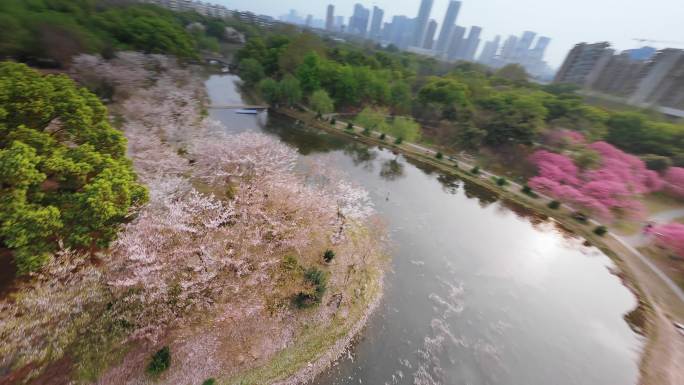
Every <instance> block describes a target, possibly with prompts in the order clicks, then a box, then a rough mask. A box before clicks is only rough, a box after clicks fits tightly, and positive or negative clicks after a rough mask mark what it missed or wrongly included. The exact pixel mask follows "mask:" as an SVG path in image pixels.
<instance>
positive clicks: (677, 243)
mask: <svg viewBox="0 0 684 385" xmlns="http://www.w3.org/2000/svg"><path fill="white" fill-rule="evenodd" d="M650 233H651V235H652V236H653V239H654V242H655V243H656V244H657V245H659V246H661V247H664V248H666V249H668V250H671V251H672V252H674V253H675V254H677V255H679V256H680V257H684V224H681V223H668V224H665V225H660V226H654V227H653V228H652V229H651V230H650Z"/></svg>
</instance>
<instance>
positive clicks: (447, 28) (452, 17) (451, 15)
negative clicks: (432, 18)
mask: <svg viewBox="0 0 684 385" xmlns="http://www.w3.org/2000/svg"><path fill="white" fill-rule="evenodd" d="M460 10H461V2H460V1H455V0H451V1H450V2H449V6H448V8H447V11H446V13H445V14H444V21H443V22H442V28H441V30H440V31H439V37H438V38H437V46H436V47H435V50H436V51H438V52H444V51H446V50H447V49H448V48H449V46H448V44H449V38H450V37H451V31H453V29H454V25H455V24H456V19H457V18H458V12H459V11H460Z"/></svg>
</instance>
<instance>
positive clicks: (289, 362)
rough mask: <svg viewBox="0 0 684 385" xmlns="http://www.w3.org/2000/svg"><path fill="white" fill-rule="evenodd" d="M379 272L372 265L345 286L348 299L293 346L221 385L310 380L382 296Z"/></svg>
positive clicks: (339, 352) (351, 336)
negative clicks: (347, 304)
mask: <svg viewBox="0 0 684 385" xmlns="http://www.w3.org/2000/svg"><path fill="white" fill-rule="evenodd" d="M382 280H383V272H382V269H381V268H378V267H373V268H370V269H368V270H367V271H365V272H363V273H362V274H359V276H358V277H356V279H354V280H353V282H350V283H349V284H348V285H346V286H345V291H344V293H343V296H345V297H347V298H352V302H351V303H350V305H349V306H348V307H347V308H346V309H344V311H338V312H337V314H335V315H334V316H333V318H332V320H330V322H329V323H327V324H313V325H312V326H310V327H308V328H306V329H304V330H303V331H302V332H301V334H300V335H299V336H297V338H296V339H295V342H294V344H293V345H291V346H289V347H287V348H286V349H283V350H281V351H280V352H278V353H277V354H276V355H275V356H274V357H272V358H271V359H270V360H269V361H268V363H267V364H265V365H262V366H258V367H255V368H253V369H250V370H248V371H246V372H243V373H240V374H239V375H236V376H234V377H231V378H229V379H227V380H225V381H219V383H221V384H225V385H252V384H254V385H256V384H273V383H275V384H282V385H284V384H298V383H305V382H308V381H310V380H312V379H313V378H314V377H315V376H316V375H317V374H319V373H320V372H322V371H323V370H325V369H326V368H327V367H329V366H330V365H331V364H332V363H333V362H334V361H335V360H337V359H338V358H339V357H340V356H341V355H342V354H343V353H344V352H345V351H346V349H347V348H348V347H349V345H350V343H351V342H352V340H353V339H354V338H355V337H356V336H357V335H358V333H359V332H360V331H361V330H362V329H363V327H364V326H365V324H366V322H367V321H368V319H369V317H370V315H371V314H372V312H373V311H374V310H375V308H376V307H377V305H378V303H379V301H380V298H381V297H382V288H383V284H382Z"/></svg>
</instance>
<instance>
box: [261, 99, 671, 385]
mask: <svg viewBox="0 0 684 385" xmlns="http://www.w3.org/2000/svg"><path fill="white" fill-rule="evenodd" d="M274 110H275V112H276V113H280V114H283V115H286V116H288V117H290V118H292V119H295V120H298V121H300V122H302V123H303V124H304V125H307V126H310V127H315V128H317V129H321V130H324V131H327V132H331V133H334V134H336V135H343V136H346V137H350V138H352V139H353V140H356V141H360V142H363V143H366V144H368V145H373V146H379V147H384V148H388V149H390V150H392V151H395V152H398V153H401V154H403V155H404V156H407V157H410V158H412V159H414V160H417V161H420V162H422V163H424V164H427V165H430V166H432V167H435V168H437V169H439V170H440V171H442V172H445V173H447V174H451V175H454V176H457V177H458V178H460V179H463V180H467V181H469V182H472V183H475V184H477V185H479V186H481V187H484V188H486V189H487V190H489V191H491V192H493V193H495V194H497V196H499V197H500V198H501V199H505V200H508V201H510V202H512V203H513V204H516V205H520V206H522V207H525V208H528V209H530V210H532V211H534V212H535V213H538V214H541V215H543V216H545V217H548V218H552V219H553V220H554V221H556V222H557V223H559V224H560V225H561V226H562V227H563V228H565V229H566V230H568V231H570V232H572V233H574V234H577V235H579V236H581V237H583V238H584V239H586V240H587V242H589V243H590V244H592V245H594V246H596V247H598V248H599V249H600V250H601V251H602V252H603V253H605V254H606V255H607V256H609V257H610V258H611V260H613V262H614V263H615V264H616V266H617V269H618V271H614V273H615V274H616V275H618V276H619V277H620V278H621V279H622V281H623V282H624V284H625V286H627V287H628V288H629V289H630V290H631V291H632V292H633V293H634V295H635V296H636V297H637V300H638V303H637V307H636V308H635V309H634V310H633V311H632V312H630V313H628V314H626V315H625V320H626V321H627V323H628V324H629V325H630V326H631V327H632V328H633V329H634V330H635V331H636V332H637V333H639V334H642V335H644V336H645V337H646V344H645V346H644V350H643V352H642V356H641V362H640V365H639V369H640V373H641V379H640V383H642V384H660V383H661V382H660V381H661V380H662V379H663V378H673V379H679V378H680V377H679V376H681V375H682V373H680V369H679V366H678V364H677V359H679V358H681V357H684V350H682V349H684V346H682V345H681V344H679V343H678V341H677V339H676V336H677V335H678V334H679V332H678V331H677V330H676V328H675V327H674V326H673V324H672V321H671V320H669V318H671V317H672V316H674V317H675V318H676V319H684V308H682V306H681V302H680V301H681V300H680V299H679V298H678V297H676V296H674V293H672V291H671V289H670V287H668V286H666V285H664V284H663V282H662V281H661V279H660V277H658V276H656V275H655V274H653V272H652V271H650V270H649V268H648V267H647V266H645V265H644V264H643V262H641V261H640V260H639V258H637V256H636V255H634V254H633V252H632V251H631V250H629V249H628V248H626V247H625V245H624V244H623V243H622V242H620V241H618V240H617V239H616V238H615V237H616V235H614V234H612V233H607V234H605V233H602V232H601V231H596V229H597V227H595V226H596V225H598V226H600V225H599V224H598V223H597V222H594V221H592V223H594V224H595V225H591V224H590V223H589V222H580V221H578V220H576V219H575V218H573V214H574V213H575V211H574V210H573V209H571V208H569V207H568V206H566V205H562V206H559V207H558V208H555V209H553V208H550V207H549V204H548V203H549V202H550V201H551V200H550V198H548V197H541V196H534V195H530V194H526V193H525V192H524V191H523V189H522V188H521V187H522V186H517V185H516V187H506V186H507V185H508V184H507V183H506V184H504V185H502V184H500V182H499V181H500V179H499V178H498V177H495V176H494V175H493V174H490V173H488V172H486V171H485V170H482V169H480V168H479V167H477V166H475V167H477V169H478V170H477V172H474V169H475V167H468V166H466V165H467V164H466V163H464V162H462V161H459V160H455V159H454V160H449V159H446V158H445V157H444V156H439V155H437V154H440V153H439V152H437V151H435V150H431V152H430V153H426V152H425V151H424V147H423V146H420V147H415V145H414V144H412V143H409V142H400V143H396V141H393V140H392V138H391V137H388V136H387V135H386V134H384V133H380V132H375V131H370V130H367V129H365V128H363V127H359V126H358V125H353V124H352V123H347V122H346V121H342V120H339V119H335V121H334V124H331V122H330V120H325V119H323V120H322V119H321V117H320V116H318V115H317V114H315V113H313V112H311V111H307V110H306V109H305V108H304V107H301V110H298V109H296V108H283V107H280V108H275V109H274ZM331 119H332V118H331ZM349 124H352V128H351V129H350V128H349ZM419 148H421V149H420V150H419ZM668 315H669V316H668ZM673 337H674V338H673ZM668 354H670V355H671V356H668ZM673 373H674V374H673ZM676 381H677V380H674V382H671V383H677V382H676Z"/></svg>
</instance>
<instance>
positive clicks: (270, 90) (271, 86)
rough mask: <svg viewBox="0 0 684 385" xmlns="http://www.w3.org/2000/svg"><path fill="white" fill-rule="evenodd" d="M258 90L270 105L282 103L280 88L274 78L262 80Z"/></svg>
mask: <svg viewBox="0 0 684 385" xmlns="http://www.w3.org/2000/svg"><path fill="white" fill-rule="evenodd" d="M257 89H258V90H259V93H260V94H261V97H262V98H264V100H265V101H266V102H267V103H268V104H272V105H275V104H278V102H279V101H280V86H279V84H278V82H276V81H275V80H273V78H265V79H261V81H260V82H259V84H258V85H257Z"/></svg>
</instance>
